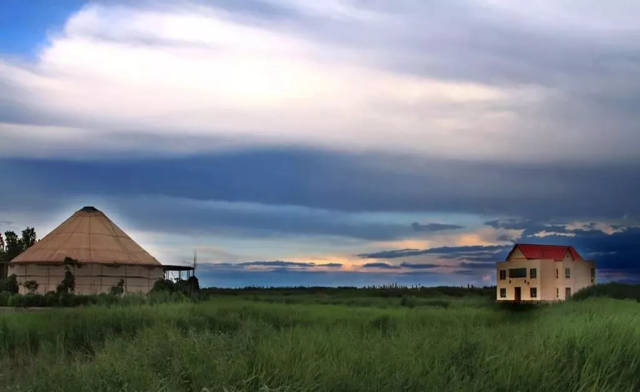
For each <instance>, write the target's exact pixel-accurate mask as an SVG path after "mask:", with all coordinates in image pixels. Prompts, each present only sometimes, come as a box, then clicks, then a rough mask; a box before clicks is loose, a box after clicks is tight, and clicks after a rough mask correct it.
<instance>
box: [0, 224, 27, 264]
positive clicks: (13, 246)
mask: <svg viewBox="0 0 640 392" xmlns="http://www.w3.org/2000/svg"><path fill="white" fill-rule="evenodd" d="M4 238H5V259H6V260H7V261H11V259H13V258H14V257H16V256H17V255H19V254H20V253H22V250H23V248H22V243H21V241H20V238H18V235H17V234H16V233H15V232H13V231H5V232H4Z"/></svg>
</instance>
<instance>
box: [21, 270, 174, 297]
mask: <svg viewBox="0 0 640 392" xmlns="http://www.w3.org/2000/svg"><path fill="white" fill-rule="evenodd" d="M70 268H71V272H72V273H73V275H74V277H75V293H76V294H100V293H108V292H110V291H111V288H112V287H114V286H117V285H118V283H119V282H120V280H121V279H122V280H124V287H125V292H127V293H148V292H149V291H150V290H151V288H152V287H153V284H154V283H155V282H156V280H158V279H162V278H163V276H164V274H163V271H162V267H161V266H149V267H147V266H140V265H109V264H79V265H78V266H70ZM9 274H15V275H16V277H17V280H18V284H19V290H20V291H19V292H20V294H26V293H28V290H27V289H26V288H25V287H24V282H26V281H29V280H35V281H36V282H37V283H38V289H37V290H36V292H37V293H39V294H45V293H47V292H49V291H55V290H56V288H57V287H58V285H59V284H60V282H61V281H62V279H63V278H64V274H65V267H64V265H61V264H55V265H50V264H32V263H29V264H9Z"/></svg>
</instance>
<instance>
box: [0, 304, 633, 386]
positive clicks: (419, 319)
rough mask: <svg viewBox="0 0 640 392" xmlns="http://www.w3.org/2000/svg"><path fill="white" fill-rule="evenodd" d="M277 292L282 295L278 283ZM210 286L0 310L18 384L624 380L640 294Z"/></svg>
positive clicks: (4, 365) (5, 357) (628, 379)
mask: <svg viewBox="0 0 640 392" xmlns="http://www.w3.org/2000/svg"><path fill="white" fill-rule="evenodd" d="M285 294H286V295H285ZM285 294H278V293H259V292H253V293H251V292H247V293H241V294H239V295H225V294H218V295H213V296H212V297H211V298H210V299H208V300H207V301H203V302H198V303H190V302H187V303H167V304H158V305H145V304H142V305H140V304H131V305H127V306H125V305H117V306H97V305H96V306H88V307H79V308H68V309H67V308H51V309H45V310H37V311H26V310H15V311H5V312H3V313H1V314H0V357H1V359H0V362H1V363H0V384H1V385H0V386H1V387H2V388H4V389H6V390H19V391H63V390H69V391H202V390H209V391H403V390H407V391H541V390H545V391H637V390H640V303H638V302H637V301H636V300H617V299H610V298H588V299H586V300H584V301H570V302H568V303H565V304H557V305H546V306H539V307H526V308H503V307H499V306H497V305H495V304H494V303H493V302H492V301H491V299H490V298H489V297H487V296H480V295H473V296H462V297H451V296H438V297H434V296H428V297H413V296H404V297H401V298H398V297H381V296H375V297H374V296H367V295H358V296H352V295H332V294H327V293H311V294H299V293H293V294H292V293H285Z"/></svg>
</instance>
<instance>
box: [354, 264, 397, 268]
mask: <svg viewBox="0 0 640 392" xmlns="http://www.w3.org/2000/svg"><path fill="white" fill-rule="evenodd" d="M362 268H382V269H399V268H400V266H398V265H394V264H389V263H366V264H364V265H363V266H362Z"/></svg>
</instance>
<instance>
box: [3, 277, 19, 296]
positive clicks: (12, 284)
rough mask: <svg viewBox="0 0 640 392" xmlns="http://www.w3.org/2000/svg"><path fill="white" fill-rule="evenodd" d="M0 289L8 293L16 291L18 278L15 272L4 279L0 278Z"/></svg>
mask: <svg viewBox="0 0 640 392" xmlns="http://www.w3.org/2000/svg"><path fill="white" fill-rule="evenodd" d="M0 291H6V292H9V293H17V292H18V278H17V277H16V275H15V274H11V275H9V276H8V277H7V278H6V279H0Z"/></svg>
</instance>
